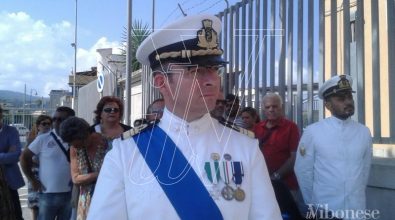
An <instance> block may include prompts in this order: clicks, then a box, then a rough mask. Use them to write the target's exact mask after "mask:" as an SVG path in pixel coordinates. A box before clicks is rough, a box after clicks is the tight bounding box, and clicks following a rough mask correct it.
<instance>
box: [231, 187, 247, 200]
mask: <svg viewBox="0 0 395 220" xmlns="http://www.w3.org/2000/svg"><path fill="white" fill-rule="evenodd" d="M234 197H235V199H236V200H237V201H239V202H241V201H244V199H245V197H246V194H245V192H244V190H242V189H241V188H240V187H237V189H236V190H235V191H234Z"/></svg>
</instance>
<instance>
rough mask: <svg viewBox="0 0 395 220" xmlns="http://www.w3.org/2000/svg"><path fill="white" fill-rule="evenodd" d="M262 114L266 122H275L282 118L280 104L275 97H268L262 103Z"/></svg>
mask: <svg viewBox="0 0 395 220" xmlns="http://www.w3.org/2000/svg"><path fill="white" fill-rule="evenodd" d="M262 108H263V113H264V114H265V116H266V119H267V120H277V119H279V118H280V117H281V116H282V114H283V113H282V112H283V110H282V106H281V102H280V100H279V99H278V98H276V97H269V98H267V99H266V100H265V101H264V102H263V103H262Z"/></svg>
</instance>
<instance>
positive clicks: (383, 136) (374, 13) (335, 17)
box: [142, 0, 395, 144]
mask: <svg viewBox="0 0 395 220" xmlns="http://www.w3.org/2000/svg"><path fill="white" fill-rule="evenodd" d="M394 2H395V1H394V0H383V1H368V0H355V1H350V0H343V1H341V0H320V1H312V0H243V1H241V2H239V3H237V4H235V5H233V6H231V7H229V8H226V9H225V10H224V11H223V12H221V13H219V14H218V17H219V18H220V19H221V20H222V21H223V32H222V33H221V39H220V40H221V44H222V48H224V58H225V59H226V60H228V61H229V64H228V65H227V66H226V74H224V75H223V76H222V86H223V92H224V94H227V93H233V94H238V95H239V96H240V99H241V104H242V106H252V107H255V108H257V109H260V100H261V97H262V96H263V95H265V94H266V93H267V92H268V91H275V92H278V93H279V94H280V95H281V96H282V97H283V100H284V104H285V106H284V107H285V113H286V116H287V117H288V118H290V119H292V120H294V121H295V122H296V123H297V124H298V126H299V128H300V129H301V130H302V129H303V128H304V127H305V126H307V125H308V124H311V123H313V122H315V121H317V120H319V119H321V118H323V117H325V115H326V114H327V112H326V111H325V110H324V108H323V103H322V101H320V100H318V99H317V92H318V88H319V86H320V85H321V84H322V82H323V81H324V80H325V79H328V78H330V77H331V76H333V75H336V74H339V73H342V74H349V75H351V76H352V77H353V78H354V83H353V87H354V88H355V90H356V94H355V101H356V106H357V111H356V114H355V119H356V120H358V121H359V122H361V123H363V124H366V125H367V126H368V127H369V128H370V129H371V131H372V133H373V136H374V141H375V143H390V144H393V143H395V99H394V94H395V87H393V86H390V85H393V83H395V62H394V61H395V25H394V24H393V22H394V21H395V9H394V8H395V6H394V5H395V3H394ZM390 61H392V62H390ZM149 74H150V71H149V68H144V69H143V74H142V75H143V76H149ZM145 79H147V78H145ZM143 90H144V91H145V90H150V91H151V92H149V93H147V96H146V97H144V99H145V102H146V103H149V102H150V101H152V98H153V97H154V94H155V93H154V92H152V91H153V88H152V87H150V86H149V84H146V83H143Z"/></svg>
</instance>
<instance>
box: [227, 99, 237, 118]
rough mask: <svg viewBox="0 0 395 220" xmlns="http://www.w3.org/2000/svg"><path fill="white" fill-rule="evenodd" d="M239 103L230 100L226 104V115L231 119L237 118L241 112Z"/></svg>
mask: <svg viewBox="0 0 395 220" xmlns="http://www.w3.org/2000/svg"><path fill="white" fill-rule="evenodd" d="M239 107H240V104H239V101H238V100H228V101H227V102H226V107H225V109H226V114H227V115H228V116H230V117H235V116H236V115H237V113H238V111H239Z"/></svg>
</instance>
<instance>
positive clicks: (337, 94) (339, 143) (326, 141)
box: [295, 75, 372, 219]
mask: <svg viewBox="0 0 395 220" xmlns="http://www.w3.org/2000/svg"><path fill="white" fill-rule="evenodd" d="M351 85H352V79H351V77H350V76H348V75H338V76H334V77H332V78H331V79H329V80H327V81H326V82H325V83H324V84H323V85H322V87H321V88H320V90H319V97H320V98H321V99H323V100H324V103H325V107H326V108H327V109H328V110H329V111H330V112H331V113H332V116H331V117H329V118H326V119H324V120H321V121H319V122H317V123H314V124H312V125H310V126H308V127H307V128H306V129H305V131H304V133H303V135H302V138H301V140H300V143H299V147H298V153H297V157H296V162H295V173H296V176H297V179H298V182H299V185H300V189H301V191H302V194H303V198H304V201H305V203H306V204H307V205H308V206H309V211H311V210H313V211H315V210H317V209H318V210H324V211H326V213H327V214H324V216H318V217H321V218H323V219H325V218H331V219H334V218H337V219H363V215H364V214H359V215H358V216H357V215H356V214H355V213H356V211H360V212H365V204H366V201H365V198H366V197H365V190H366V185H367V182H368V177H369V170H370V165H371V159H372V138H371V134H370V131H369V129H368V128H367V127H366V126H364V125H362V124H360V123H358V122H355V121H353V120H352V119H351V118H350V117H351V116H352V115H353V114H354V100H353V95H352V93H353V91H352V88H351ZM348 210H352V211H349V212H348V214H346V212H347V211H348ZM318 213H319V212H318ZM351 213H354V215H353V214H351ZM310 214H311V213H310ZM331 215H332V217H330V216H331Z"/></svg>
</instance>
